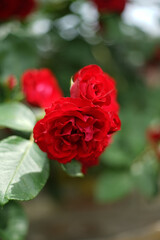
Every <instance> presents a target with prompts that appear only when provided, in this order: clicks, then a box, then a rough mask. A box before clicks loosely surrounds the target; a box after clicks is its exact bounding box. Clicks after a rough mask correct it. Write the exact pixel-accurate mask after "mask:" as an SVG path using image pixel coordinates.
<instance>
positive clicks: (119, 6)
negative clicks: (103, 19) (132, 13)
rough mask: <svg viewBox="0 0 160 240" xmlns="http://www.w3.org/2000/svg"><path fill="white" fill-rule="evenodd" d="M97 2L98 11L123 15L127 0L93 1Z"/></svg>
mask: <svg viewBox="0 0 160 240" xmlns="http://www.w3.org/2000/svg"><path fill="white" fill-rule="evenodd" d="M92 1H94V2H95V4H96V6H97V8H98V10H99V11H100V12H104V13H111V12H116V13H122V12H123V10H124V8H125V5H126V2H127V0H92Z"/></svg>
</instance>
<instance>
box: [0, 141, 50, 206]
mask: <svg viewBox="0 0 160 240" xmlns="http://www.w3.org/2000/svg"><path fill="white" fill-rule="evenodd" d="M48 174H49V163H48V160H47V158H46V154H45V153H43V152H42V151H41V150H40V149H39V148H38V146H37V145H36V144H35V143H33V142H32V141H29V140H25V139H23V138H20V137H16V136H12V137H9V138H7V139H5V140H3V141H1V142H0V204H1V205H3V204H5V203H7V202H8V201H9V200H30V199H32V198H34V197H35V196H36V195H37V194H38V193H39V192H40V190H41V189H42V188H43V186H44V184H45V183H46V181H47V178H48Z"/></svg>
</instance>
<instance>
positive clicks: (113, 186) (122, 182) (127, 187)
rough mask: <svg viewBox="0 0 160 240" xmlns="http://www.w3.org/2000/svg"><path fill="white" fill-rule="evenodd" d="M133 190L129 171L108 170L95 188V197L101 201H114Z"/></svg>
mask: <svg viewBox="0 0 160 240" xmlns="http://www.w3.org/2000/svg"><path fill="white" fill-rule="evenodd" d="M131 190H132V178H131V176H130V173H129V172H124V171H122V172H121V171H119V172H112V171H110V172H106V173H104V174H103V175H101V176H100V177H99V179H98V181H97V184H96V188H95V198H96V200H98V201H99V202H113V201H116V200H119V199H121V198H122V197H124V196H125V195H127V194H128V193H129V192H130V191H131Z"/></svg>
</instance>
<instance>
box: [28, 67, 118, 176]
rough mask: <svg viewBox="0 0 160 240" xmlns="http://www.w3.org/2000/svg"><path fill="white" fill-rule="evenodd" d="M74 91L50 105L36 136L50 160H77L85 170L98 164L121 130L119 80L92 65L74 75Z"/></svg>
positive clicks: (38, 123) (35, 129)
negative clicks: (117, 132)
mask: <svg viewBox="0 0 160 240" xmlns="http://www.w3.org/2000/svg"><path fill="white" fill-rule="evenodd" d="M70 94H71V97H67V98H64V97H62V98H59V99H58V100H57V101H55V102H54V103H52V106H50V107H49V108H46V115H45V117H44V118H43V119H41V120H40V121H38V122H37V124H36V125H35V127H34V131H33V133H34V139H35V142H36V143H37V144H38V146H39V147H40V149H41V150H42V151H44V152H46V153H47V154H48V157H49V158H50V159H54V160H57V161H58V162H60V163H63V164H66V163H68V162H71V160H72V159H76V160H77V161H79V162H80V163H81V164H82V171H83V172H85V171H86V169H87V168H88V167H91V166H93V165H97V164H98V157H99V156H100V155H101V153H102V152H103V151H104V150H105V148H106V147H107V146H108V145H109V143H110V142H111V136H112V134H113V133H114V132H116V131H118V130H119V129H120V126H121V122H120V119H119V117H118V108H119V107H118V104H117V100H116V95H117V94H116V88H115V82H114V80H113V79H112V78H111V77H110V76H109V75H107V74H106V73H104V72H103V71H102V69H101V68H100V67H98V66H97V65H89V66H86V67H84V68H82V69H81V70H80V71H79V72H78V73H76V74H75V75H74V77H73V82H72V86H71V89H70Z"/></svg>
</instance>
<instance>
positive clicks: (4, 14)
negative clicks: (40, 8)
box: [0, 0, 36, 20]
mask: <svg viewBox="0 0 160 240" xmlns="http://www.w3.org/2000/svg"><path fill="white" fill-rule="evenodd" d="M35 7H36V2H35V0H1V1H0V20H8V19H10V18H18V19H24V18H25V17H27V15H28V14H30V13H31V12H32V11H33V10H34V9H35Z"/></svg>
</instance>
